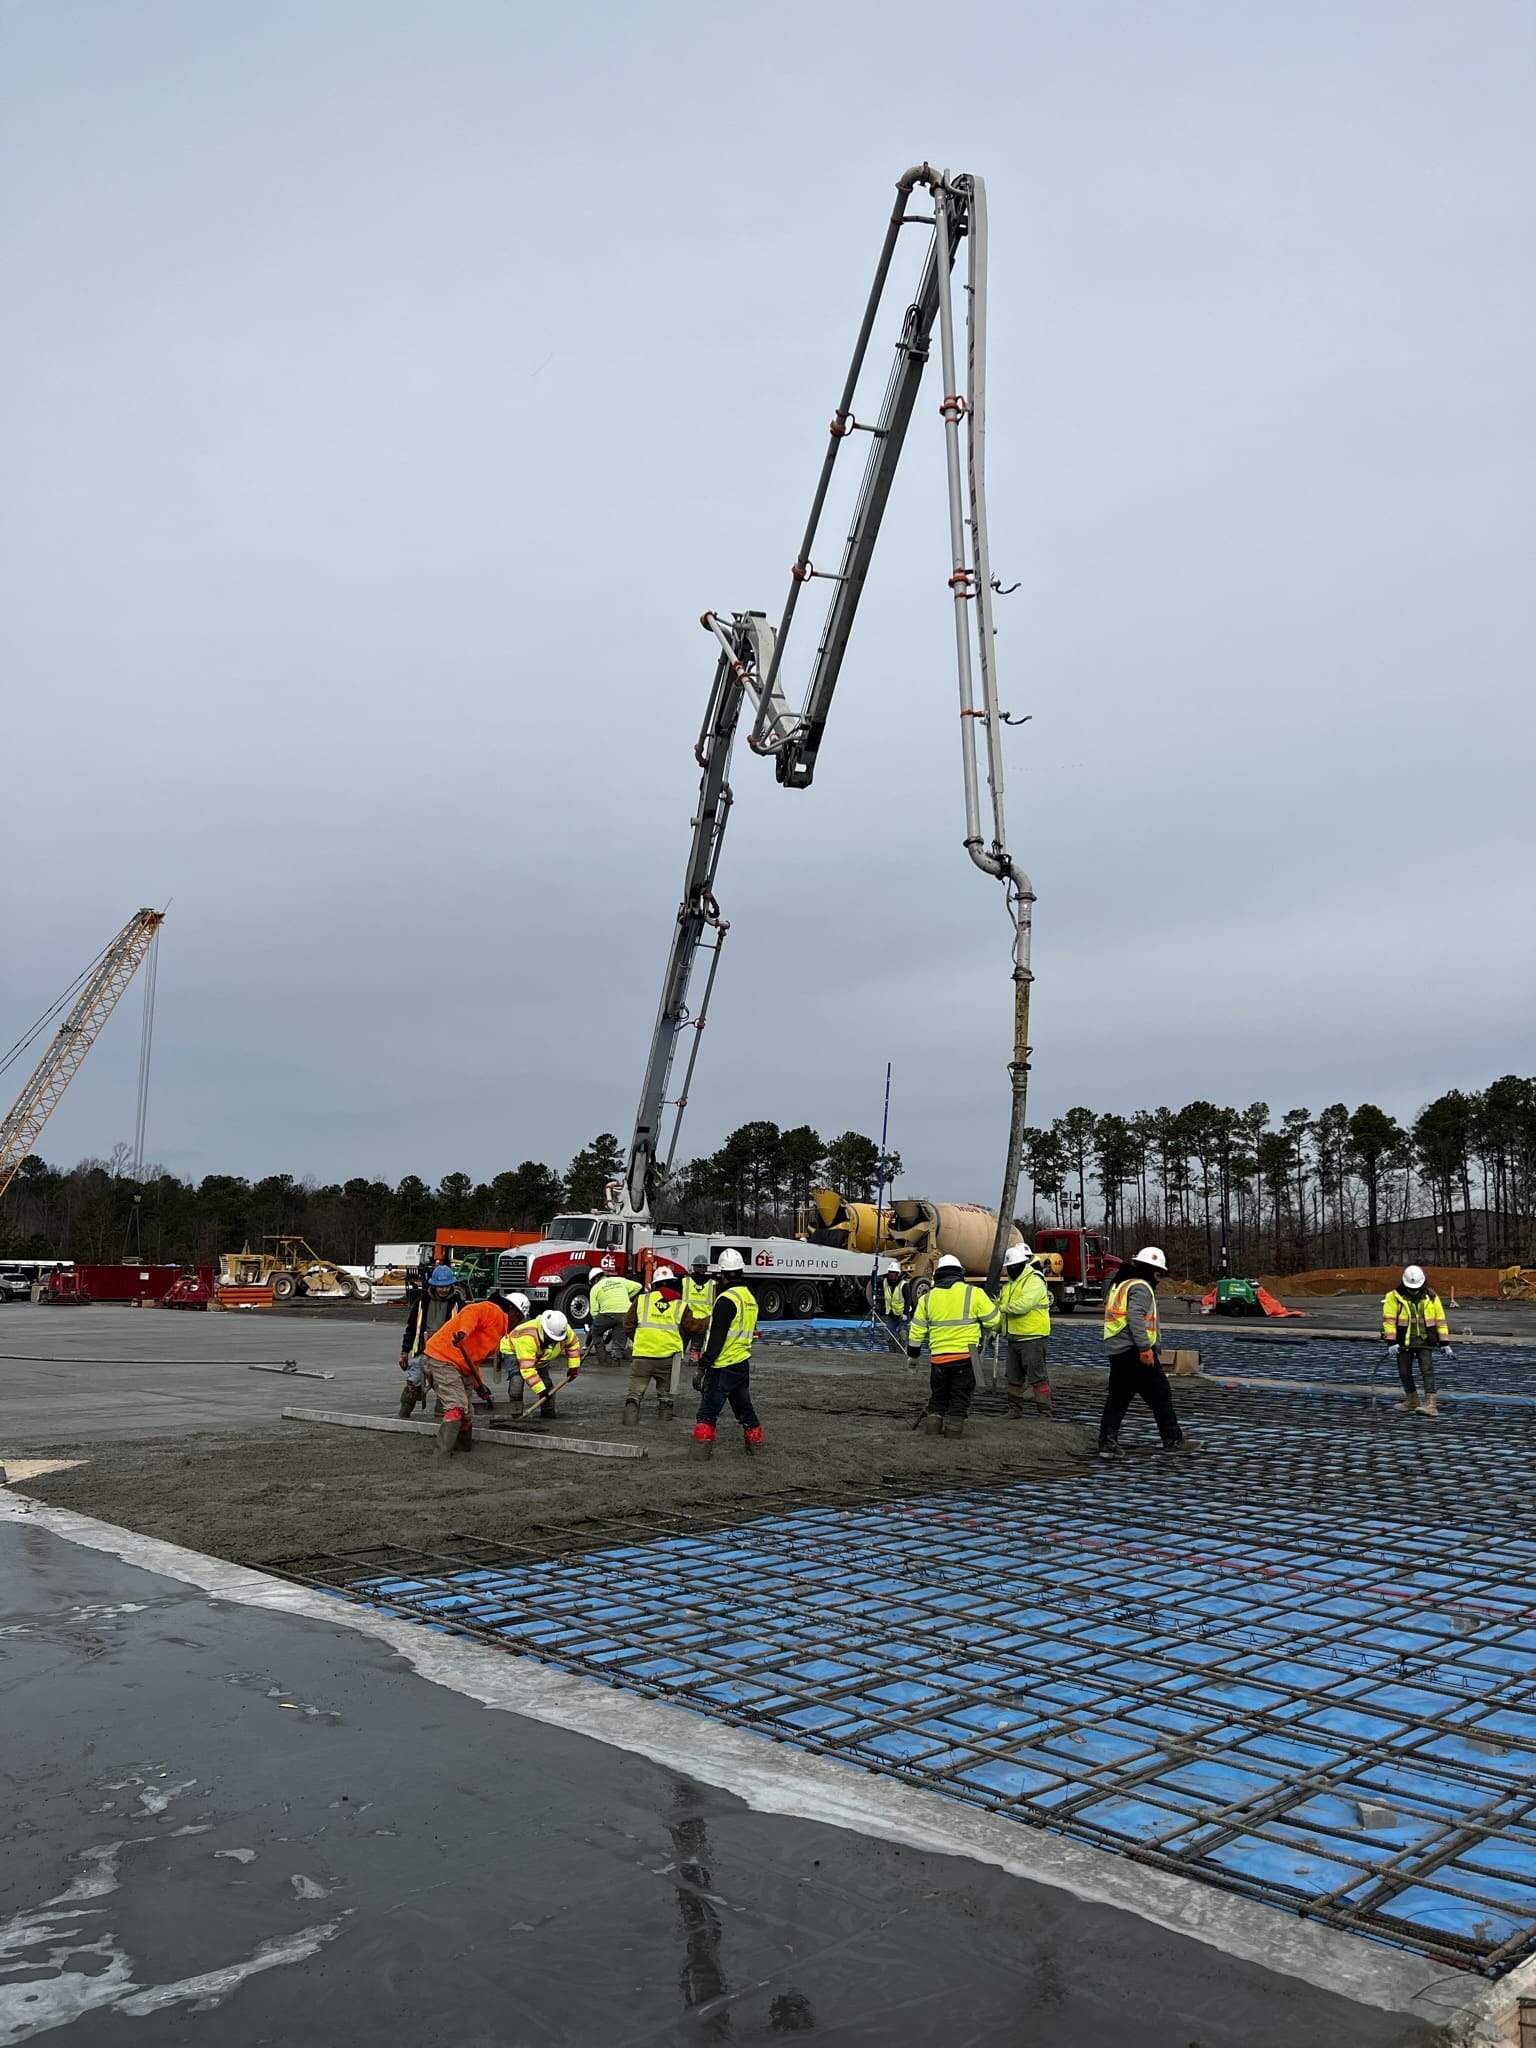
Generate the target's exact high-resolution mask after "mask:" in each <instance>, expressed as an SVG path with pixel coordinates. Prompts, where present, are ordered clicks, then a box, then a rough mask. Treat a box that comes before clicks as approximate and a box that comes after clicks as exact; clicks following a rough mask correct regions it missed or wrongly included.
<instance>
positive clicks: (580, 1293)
mask: <svg viewBox="0 0 1536 2048" xmlns="http://www.w3.org/2000/svg"><path fill="white" fill-rule="evenodd" d="M554 1306H555V1307H556V1308H557V1309H559V1311H560V1313H561V1314H562V1315H563V1316H564V1317H565V1319H566V1321H567V1322H568V1323H584V1322H585V1321H586V1320H587V1317H588V1315H589V1313H590V1311H591V1307H592V1300H591V1291H590V1289H589V1288H588V1287H587V1284H586V1282H585V1281H578V1282H577V1283H576V1285H575V1286H573V1287H567V1288H566V1290H565V1292H564V1293H563V1294H562V1295H561V1296H560V1298H559V1300H558V1301H557V1302H555V1303H554Z"/></svg>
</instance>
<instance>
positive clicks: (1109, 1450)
mask: <svg viewBox="0 0 1536 2048" xmlns="http://www.w3.org/2000/svg"><path fill="white" fill-rule="evenodd" d="M1121 1455H1122V1454H1121V1450H1120V1441H1119V1438H1118V1437H1112V1436H1111V1437H1106V1438H1104V1439H1103V1441H1102V1442H1101V1443H1100V1445H1099V1456H1100V1457H1101V1458H1118V1457H1120V1456H1121Z"/></svg>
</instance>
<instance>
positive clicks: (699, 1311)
mask: <svg viewBox="0 0 1536 2048" xmlns="http://www.w3.org/2000/svg"><path fill="white" fill-rule="evenodd" d="M717 1292H718V1290H717V1288H716V1286H715V1283H714V1281H713V1280H711V1279H710V1277H709V1261H708V1259H706V1258H705V1256H704V1254H703V1253H702V1252H700V1253H698V1255H697V1256H696V1257H695V1259H694V1261H693V1271H692V1272H691V1273H690V1274H688V1275H687V1277H686V1278H685V1279H684V1281H683V1299H682V1329H683V1347H684V1349H685V1350H686V1351H687V1354H688V1362H689V1364H690V1365H692V1366H694V1367H695V1368H697V1366H698V1363H699V1357H700V1354H701V1353H702V1351H703V1349H704V1339H705V1337H706V1336H708V1334H709V1319H710V1317H711V1316H712V1315H713V1314H714V1312H715V1295H716V1293H717ZM693 1384H694V1389H695V1391H697V1390H698V1388H699V1387H700V1385H701V1384H702V1382H701V1381H700V1379H699V1377H698V1373H697V1370H695V1373H694V1381H693Z"/></svg>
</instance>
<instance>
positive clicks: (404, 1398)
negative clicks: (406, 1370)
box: [400, 1382, 426, 1422]
mask: <svg viewBox="0 0 1536 2048" xmlns="http://www.w3.org/2000/svg"><path fill="white" fill-rule="evenodd" d="M421 1398H422V1399H423V1400H425V1398H426V1396H425V1395H423V1396H422V1397H421ZM416 1400H417V1394H416V1389H415V1388H414V1387H413V1386H411V1385H410V1384H409V1382H407V1384H406V1385H405V1386H403V1387H402V1388H401V1389H400V1420H401V1421H402V1422H409V1421H410V1419H411V1417H412V1415H413V1414H414V1413H415V1410H416Z"/></svg>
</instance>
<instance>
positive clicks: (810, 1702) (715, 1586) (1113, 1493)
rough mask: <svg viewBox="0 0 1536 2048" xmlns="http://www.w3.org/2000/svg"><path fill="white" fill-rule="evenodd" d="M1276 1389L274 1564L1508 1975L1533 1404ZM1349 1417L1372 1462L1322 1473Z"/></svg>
mask: <svg viewBox="0 0 1536 2048" xmlns="http://www.w3.org/2000/svg"><path fill="white" fill-rule="evenodd" d="M1234 1398H1235V1399H1239V1400H1240V1399H1241V1397H1240V1396H1236V1397H1234ZM1279 1406H1280V1404H1278V1403H1276V1402H1273V1401H1270V1400H1267V1399H1264V1400H1261V1399H1259V1397H1253V1399H1252V1400H1251V1401H1248V1402H1245V1403H1244V1407H1245V1409H1246V1410H1247V1411H1248V1413H1247V1418H1246V1419H1244V1420H1243V1421H1241V1422H1225V1421H1223V1422H1220V1423H1216V1424H1213V1425H1212V1426H1211V1427H1210V1428H1209V1429H1207V1430H1205V1431H1204V1432H1203V1433H1202V1434H1203V1440H1204V1441H1205V1443H1206V1445H1207V1449H1206V1452H1205V1455H1204V1456H1203V1457H1202V1458H1201V1459H1199V1460H1198V1461H1195V1460H1186V1461H1179V1462H1174V1461H1164V1460H1161V1459H1158V1458H1155V1457H1153V1456H1151V1455H1149V1456H1147V1457H1146V1458H1144V1459H1140V1460H1135V1461H1132V1462H1131V1463H1130V1464H1129V1465H1124V1466H1112V1467H1100V1466H1095V1467H1094V1468H1093V1469H1092V1470H1091V1471H1090V1472H1089V1473H1087V1474H1086V1475H1085V1476H1081V1477H1068V1478H1065V1479H1061V1480H1055V1481H1050V1482H1045V1483H1021V1482H1018V1481H1008V1482H1004V1483H1001V1484H999V1485H996V1486H993V1487H990V1488H986V1489H981V1490H977V1489H970V1488H967V1489H965V1490H963V1491H962V1490H956V1491H952V1492H948V1493H938V1492H934V1491H932V1490H930V1491H927V1492H924V1493H921V1494H916V1495H913V1496H911V1497H908V1498H906V1499H899V1500H895V1499H883V1500H876V1499H865V1500H861V1501H859V1502H857V1503H855V1504H853V1505H851V1506H825V1505H817V1506H808V1507H802V1508H795V1509H792V1510H790V1511H789V1512H779V1513H774V1514H771V1515H768V1516H765V1517H763V1518H761V1519H758V1520H755V1521H749V1522H739V1521H738V1522H737V1523H735V1524H734V1525H730V1524H728V1523H725V1522H723V1521H719V1522H717V1523H716V1525H715V1526H712V1527H711V1526H707V1525H702V1524H701V1523H700V1522H695V1523H694V1524H692V1525H691V1526H690V1525H687V1524H684V1523H682V1522H681V1521H679V1522H678V1524H677V1526H676V1527H675V1528H674V1530H673V1532H672V1533H669V1534H663V1535H660V1536H657V1537H654V1538H652V1539H651V1540H648V1541H643V1542H626V1543H619V1544H611V1543H610V1545H609V1546H608V1547H606V1548H601V1549H594V1550H588V1551H586V1552H584V1553H582V1554H579V1555H573V1556H565V1557H562V1558H559V1559H557V1560H552V1559H549V1558H547V1557H545V1558H536V1557H530V1556H528V1555H527V1554H526V1553H524V1554H521V1555H517V1556H513V1555H511V1554H503V1555H502V1556H501V1558H500V1559H498V1558H497V1557H496V1555H495V1553H494V1552H493V1550H492V1549H491V1546H489V1545H481V1546H479V1550H478V1561H476V1562H464V1561H462V1559H461V1560H459V1561H455V1560H454V1559H453V1558H452V1557H449V1556H443V1555H436V1556H434V1555H430V1554H427V1553H422V1552H412V1551H407V1550H403V1549H401V1550H398V1551H384V1552H374V1553H369V1554H367V1555H366V1556H364V1555H361V1554H360V1555H358V1556H357V1557H354V1558H352V1559H346V1558H332V1559H329V1560H326V1561H321V1560H315V1559H311V1560H290V1561H289V1564H288V1566H287V1567H285V1568H286V1569H288V1570H289V1571H290V1574H291V1575H292V1576H296V1577H302V1578H304V1579H306V1580H307V1581H308V1582H309V1583H313V1584H322V1585H326V1586H328V1587H329V1588H330V1589H331V1590H333V1591H335V1592H339V1593H342V1594H344V1595H346V1596H347V1597H349V1598H352V1599H354V1600H359V1601H362V1602H364V1603H366V1604H369V1605H371V1606H375V1607H380V1608H385V1609H387V1610H389V1611H391V1612H394V1613H399V1614H406V1615H410V1616H413V1617H415V1618H417V1619H419V1620H421V1621H423V1622H425V1623H430V1624H434V1625H437V1626H439V1627H444V1628H448V1629H451V1630H454V1631H459V1632H463V1633H466V1634H469V1635H473V1636H475V1637H477V1638H479V1639H481V1640H483V1641H488V1642H491V1643H494V1644H497V1645H500V1646H503V1647H505V1648H506V1649H508V1650H510V1651H514V1652H517V1653H519V1654H522V1655H527V1656H532V1657H536V1658H538V1659H540V1660H542V1661H543V1662H545V1663H548V1664H551V1665H554V1666H557V1667H559V1668H560V1669H562V1670H567V1671H572V1672H579V1673H583V1674H586V1675H588V1676H590V1677H594V1678H601V1679H605V1680H607V1681H608V1682H609V1683H611V1684H613V1685H615V1686H618V1687H622V1688H625V1689H627V1690H630V1691H633V1692H635V1693H638V1694H643V1695H645V1696H647V1697H650V1698H653V1699H662V1700H666V1701H669V1702H672V1703H674V1704H675V1705H677V1706H680V1707H683V1708H687V1709H689V1710H691V1711H693V1712H695V1713H698V1714H702V1715H708V1716H711V1717H714V1718H718V1719H722V1720H725V1721H729V1722H732V1723H735V1724H737V1725H739V1726H743V1727H746V1728H748V1729H751V1730H753V1731H755V1732H756V1733H758V1734H760V1735H762V1736H763V1737H764V1738H765V1739H769V1740H772V1741H774V1742H777V1743H781V1744H784V1745H787V1746H789V1747H791V1748H796V1749H802V1750H809V1751H814V1752H817V1753H820V1754H823V1755H826V1756H831V1757H836V1758H839V1759H841V1760H843V1761H845V1762H847V1763H849V1764H851V1765H858V1766H862V1767H863V1768H866V1769H868V1770H871V1771H876V1772H880V1773H883V1774H885V1775H888V1776H890V1777H892V1778H894V1779H898V1780H901V1781H904V1782H906V1783H908V1784H912V1785H918V1786H922V1787H925V1788H928V1789H930V1790H934V1791H937V1792H940V1793H942V1794H945V1795H947V1796H949V1797H951V1798H953V1799H956V1800H960V1801H963V1802H966V1803H968V1804H970V1805H974V1806H979V1807H983V1808H986V1809H988V1810H990V1811H993V1812H997V1813H1001V1814H1006V1815H1011V1816H1013V1817H1015V1818H1016V1819H1018V1820H1019V1821H1021V1822H1027V1823H1029V1824H1032V1825H1036V1826H1041V1827H1045V1828H1049V1829H1052V1830H1054V1831H1057V1832H1059V1833H1061V1834H1064V1835H1068V1836H1071V1837H1074V1838H1076V1839H1078V1840H1081V1841H1085V1842H1090V1843H1094V1844H1096V1845H1098V1846H1099V1847H1101V1848H1104V1849H1107V1850H1112V1851H1117V1852H1119V1853H1121V1854H1123V1855H1126V1856H1129V1857H1132V1858H1134V1859H1136V1860H1138V1861H1140V1862H1144V1863H1148V1864H1151V1865H1155V1866H1157V1867H1160V1868H1163V1869H1167V1870H1172V1871H1178V1872H1181V1873H1184V1874H1186V1875H1189V1876H1192V1877H1195V1878H1199V1879H1202V1880H1204V1881H1206V1882H1208V1883H1211V1884H1213V1885H1217V1886H1221V1887H1224V1888H1227V1889H1230V1890H1232V1891H1235V1892H1240V1893H1243V1894H1246V1895H1248V1896H1249V1897H1252V1898H1256V1899H1260V1900H1264V1901H1267V1902H1269V1903H1270V1904H1272V1905H1274V1906H1276V1907H1280V1908H1286V1909H1289V1910H1291V1911H1294V1912H1296V1913H1299V1914H1303V1915H1305V1916H1307V1917H1309V1918H1312V1919H1315V1920H1318V1921H1321V1922H1325V1923H1327V1924H1330V1925H1333V1926H1336V1927H1339V1928H1343V1929H1347V1930H1350V1931H1352V1932H1355V1933H1357V1934H1360V1935H1362V1936H1366V1937H1369V1938H1372V1939H1375V1940H1379V1941H1382V1942H1387V1943H1390V1944H1393V1945H1395V1946H1398V1947H1401V1948H1404V1949H1411V1950H1415V1951H1417V1952H1420V1953H1422V1954H1424V1955H1428V1956H1432V1957H1435V1958H1438V1959H1440V1960H1443V1961H1448V1962H1452V1963H1456V1964H1460V1965H1463V1966H1465V1967H1469V1968H1473V1969H1477V1970H1480V1971H1482V1972H1484V1973H1486V1974H1487V1975H1489V1976H1498V1975H1500V1974H1501V1973H1503V1972H1504V1971H1506V1970H1508V1969H1510V1968H1511V1967H1512V1966H1513V1965H1514V1964H1515V1963H1517V1962H1519V1961H1520V1960H1521V1959H1522V1958H1524V1957H1525V1956H1527V1955H1528V1954H1530V1953H1532V1952H1533V1951H1536V1506H1533V1505H1531V1504H1530V1495H1529V1487H1528V1475H1529V1472H1530V1470H1531V1461H1532V1456H1533V1453H1536V1418H1528V1417H1524V1416H1523V1415H1512V1416H1511V1417H1509V1418H1508V1419H1507V1421H1506V1420H1505V1419H1503V1418H1501V1421H1500V1424H1499V1428H1498V1431H1497V1432H1496V1433H1490V1432H1489V1431H1488V1430H1487V1429H1486V1428H1484V1429H1474V1428H1472V1427H1470V1426H1463V1425H1458V1424H1453V1425H1451V1428H1450V1430H1449V1432H1448V1433H1447V1434H1446V1435H1444V1436H1433V1435H1432V1434H1431V1433H1430V1432H1428V1431H1426V1430H1416V1429H1414V1428H1411V1427H1406V1426H1405V1427H1403V1428H1401V1429H1396V1430H1395V1429H1393V1428H1392V1427H1391V1426H1390V1425H1384V1426H1382V1427H1381V1428H1379V1429H1372V1428H1370V1427H1368V1426H1366V1425H1364V1424H1363V1423H1361V1422H1359V1421H1356V1422H1355V1423H1354V1424H1353V1425H1349V1424H1346V1423H1342V1422H1341V1423H1339V1424H1337V1425H1335V1426H1333V1427H1332V1429H1331V1431H1330V1429H1329V1427H1328V1426H1327V1425H1326V1419H1325V1418H1326V1413H1327V1411H1326V1409H1325V1408H1324V1405H1323V1404H1317V1406H1316V1407H1315V1408H1314V1407H1313V1405H1312V1404H1306V1406H1307V1408H1308V1410H1309V1412H1310V1414H1311V1416H1313V1417H1315V1418H1317V1419H1316V1420H1315V1421H1311V1422H1309V1423H1308V1424H1307V1425H1306V1426H1305V1427H1302V1428H1300V1429H1297V1428H1293V1427H1291V1426H1289V1425H1285V1426H1281V1425H1278V1424H1277V1425H1275V1426H1273V1427H1268V1428H1267V1427H1266V1426H1264V1425H1263V1424H1261V1423H1255V1422H1254V1421H1253V1420H1252V1416H1253V1415H1254V1414H1255V1413H1256V1414H1259V1415H1273V1414H1274V1413H1275V1412H1276V1410H1277V1408H1278V1407H1279ZM1351 1434H1352V1435H1353V1437H1354V1438H1356V1439H1358V1440H1360V1441H1361V1442H1362V1443H1364V1444H1365V1445H1366V1447H1367V1449H1368V1450H1369V1449H1371V1447H1374V1454H1375V1455H1376V1457H1377V1461H1378V1462H1377V1463H1376V1464H1372V1463H1371V1462H1370V1459H1369V1458H1366V1460H1365V1462H1363V1463H1360V1464H1357V1465H1356V1466H1354V1467H1347V1466H1344V1467H1341V1468H1340V1469H1341V1470H1343V1471H1344V1473H1345V1479H1346V1480H1347V1482H1348V1484H1347V1486H1345V1487H1344V1488H1343V1490H1342V1491H1340V1492H1339V1493H1338V1494H1337V1496H1335V1495H1334V1494H1333V1492H1332V1490H1331V1488H1330V1486H1329V1485H1328V1484H1327V1483H1326V1471H1325V1468H1327V1466H1328V1464H1329V1459H1330V1457H1331V1456H1332V1455H1333V1454H1334V1452H1335V1451H1336V1450H1337V1448H1338V1441H1339V1440H1342V1439H1343V1438H1344V1437H1346V1436H1348V1435H1351ZM1282 1449H1283V1450H1284V1452H1285V1456H1284V1457H1279V1456H1278V1455H1277V1453H1278V1452H1279V1451H1280V1450H1282ZM1309 1470H1312V1471H1315V1472H1316V1473H1317V1474H1318V1475H1319V1476H1318V1478H1317V1479H1316V1482H1315V1483H1313V1482H1311V1481H1309V1480H1308V1478H1307V1476H1306V1475H1307V1472H1308V1471H1309ZM1474 1474H1475V1475H1476V1478H1475V1480H1474V1478H1473V1475H1474ZM1266 1477H1267V1478H1268V1479H1269V1480H1270V1481H1272V1482H1274V1481H1278V1483H1271V1484H1270V1485H1269V1487H1268V1490H1267V1491H1266V1490H1265V1489H1264V1481H1265V1478H1266ZM1453 1504H1454V1505H1453ZM1458 1510H1459V1511H1458Z"/></svg>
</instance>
